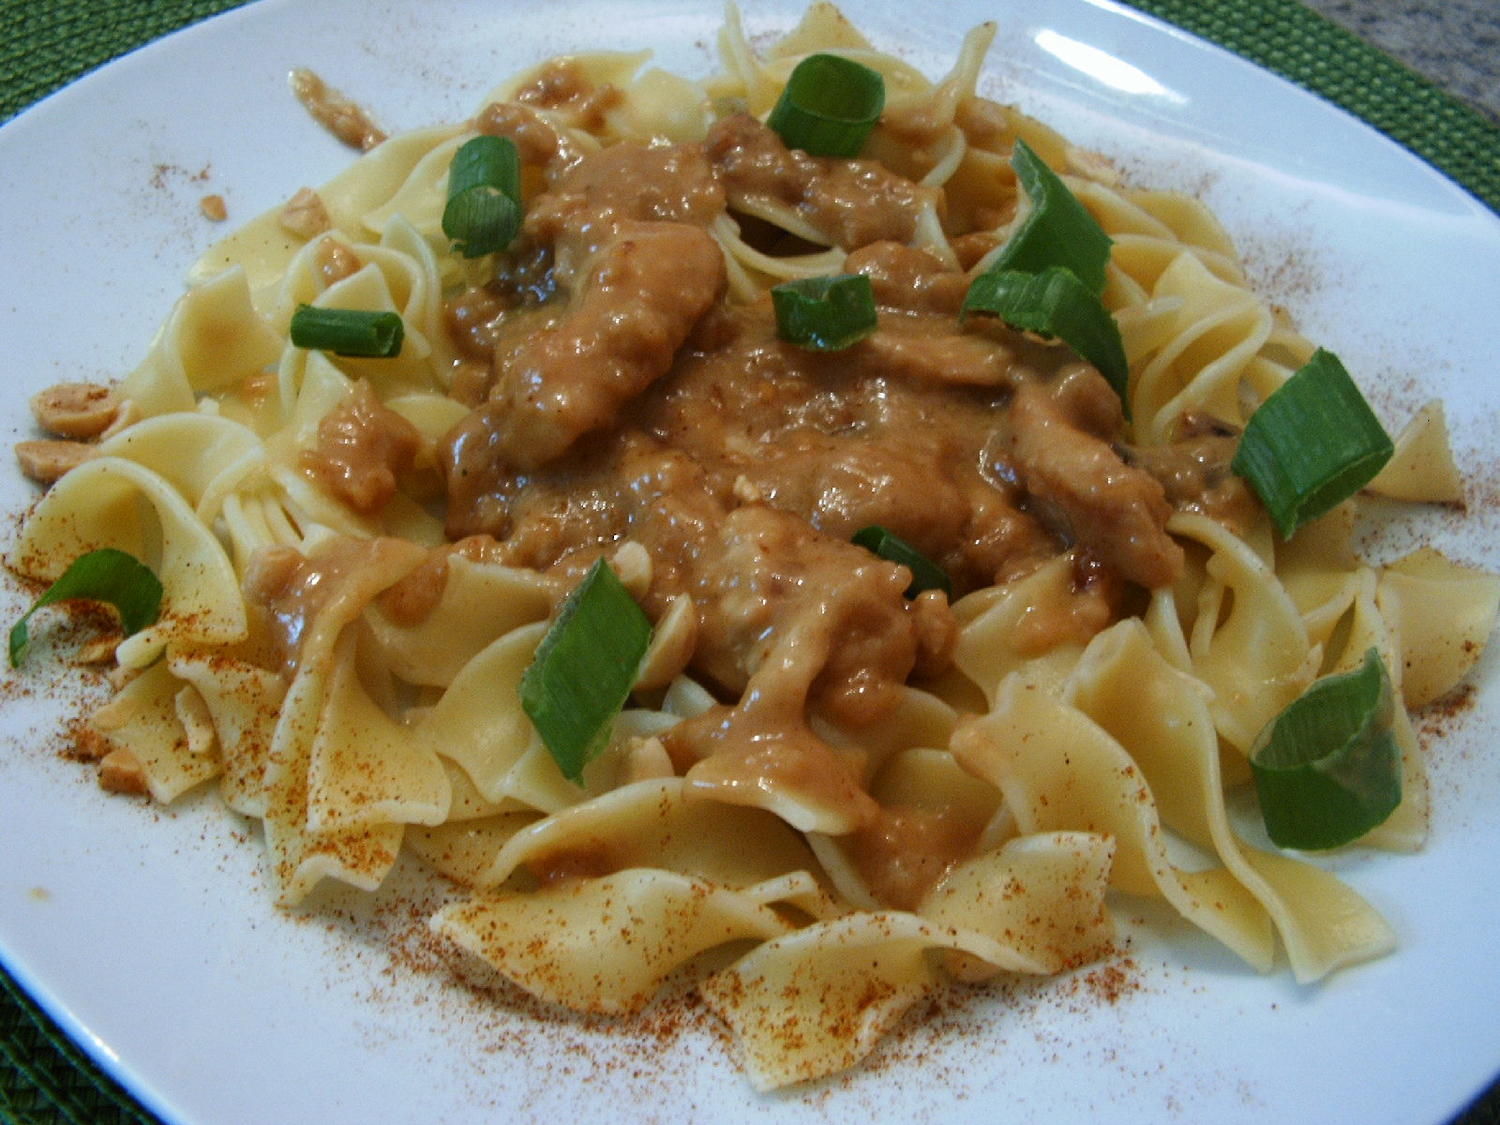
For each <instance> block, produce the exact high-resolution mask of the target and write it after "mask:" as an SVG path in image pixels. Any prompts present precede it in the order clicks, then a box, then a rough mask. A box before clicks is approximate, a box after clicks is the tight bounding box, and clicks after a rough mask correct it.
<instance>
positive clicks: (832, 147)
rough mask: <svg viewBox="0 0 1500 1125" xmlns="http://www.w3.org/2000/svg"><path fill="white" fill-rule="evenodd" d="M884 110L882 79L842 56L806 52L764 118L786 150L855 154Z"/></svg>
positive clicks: (840, 154) (861, 147)
mask: <svg viewBox="0 0 1500 1125" xmlns="http://www.w3.org/2000/svg"><path fill="white" fill-rule="evenodd" d="M883 109H885V79H884V78H882V77H881V76H880V73H879V72H878V71H874V70H871V69H870V68H869V67H867V66H864V65H862V64H860V63H857V62H855V61H854V60H853V59H846V58H844V57H843V56H842V55H827V54H820V55H808V56H807V58H805V59H803V60H802V61H801V62H799V63H798V64H797V65H796V67H795V68H793V70H792V73H791V76H790V77H789V78H787V80H786V86H785V88H784V89H783V90H782V91H781V97H780V99H779V100H778V101H777V102H776V106H775V108H774V109H772V110H771V115H770V116H769V117H767V118H766V124H767V125H769V126H770V127H771V128H772V129H773V130H774V131H775V132H776V135H777V136H779V137H780V138H781V139H782V141H783V142H784V143H785V144H786V147H787V148H800V149H801V150H802V151H803V152H807V153H811V154H812V155H813V156H843V157H855V156H858V155H859V153H860V150H861V149H863V148H864V147H865V141H866V140H868V139H869V136H870V132H871V131H872V130H873V129H874V128H875V123H876V122H877V121H879V120H880V112H881V110H883Z"/></svg>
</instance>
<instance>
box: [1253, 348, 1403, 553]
mask: <svg viewBox="0 0 1500 1125" xmlns="http://www.w3.org/2000/svg"><path fill="white" fill-rule="evenodd" d="M1394 451H1395V446H1394V445H1393V444H1392V442H1391V439H1390V435H1388V434H1387V433H1386V432H1385V429H1384V427H1382V426H1381V424H1380V420H1379V419H1378V418H1376V417H1375V412H1374V411H1372V410H1371V409H1370V404H1369V403H1368V402H1366V401H1365V397H1364V395H1362V394H1360V393H1359V388H1358V387H1357V386H1355V385H1354V380H1353V379H1351V378H1350V377H1349V372H1348V371H1346V370H1345V369H1344V365H1343V364H1342V363H1340V362H1339V360H1338V357H1337V356H1335V355H1334V354H1333V353H1332V352H1329V351H1324V350H1323V349H1322V348H1319V349H1318V350H1317V351H1316V352H1315V353H1314V354H1313V357H1312V358H1311V359H1310V360H1308V361H1307V362H1306V363H1305V364H1303V365H1302V367H1301V368H1299V369H1298V370H1297V373H1296V374H1294V375H1293V376H1292V377H1291V378H1290V379H1288V380H1287V381H1286V382H1285V383H1283V384H1282V385H1281V386H1280V387H1278V388H1277V389H1276V390H1275V391H1273V392H1272V393H1271V395H1270V397H1268V398H1267V399H1266V401H1265V402H1263V403H1261V404H1260V408H1259V409H1258V410H1256V412H1255V413H1254V414H1252V415H1251V416H1250V421H1249V423H1248V424H1247V425H1246V426H1245V432H1244V433H1243V434H1241V435H1240V444H1239V448H1238V449H1237V450H1236V451H1235V454H1234V460H1233V461H1231V462H1230V465H1229V467H1230V469H1232V470H1233V471H1234V472H1235V473H1237V474H1238V475H1240V476H1242V477H1244V478H1245V480H1247V481H1249V483H1250V486H1251V487H1252V488H1253V489H1255V492H1256V495H1258V496H1259V497H1260V499H1261V503H1263V504H1264V505H1265V506H1266V511H1267V512H1269V513H1270V515H1271V519H1272V521H1273V522H1274V523H1275V524H1276V529H1277V530H1278V531H1279V532H1281V536H1282V538H1283V539H1289V538H1291V536H1292V534H1293V532H1295V531H1296V530H1297V528H1299V527H1301V526H1302V525H1303V524H1305V523H1307V522H1308V521H1310V520H1315V519H1317V518H1318V517H1319V516H1321V515H1323V514H1324V513H1326V512H1328V511H1330V510H1332V509H1333V508H1335V507H1337V506H1338V505H1339V504H1341V503H1342V502H1343V501H1345V500H1347V499H1348V498H1349V497H1351V496H1353V495H1354V494H1355V493H1356V492H1358V491H1359V490H1360V489H1361V488H1363V487H1364V486H1365V485H1367V484H1369V483H1370V481H1371V480H1373V479H1374V478H1375V475H1376V474H1377V473H1379V472H1380V470H1381V468H1383V467H1384V465H1385V463H1386V462H1387V461H1389V460H1390V459H1391V455H1392V453H1393V452H1394Z"/></svg>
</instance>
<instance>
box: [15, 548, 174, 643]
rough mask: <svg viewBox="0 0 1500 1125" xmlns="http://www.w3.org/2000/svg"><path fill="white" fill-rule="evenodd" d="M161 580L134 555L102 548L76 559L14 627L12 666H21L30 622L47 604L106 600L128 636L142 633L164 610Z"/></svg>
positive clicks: (28, 637) (28, 640) (28, 639)
mask: <svg viewBox="0 0 1500 1125" xmlns="http://www.w3.org/2000/svg"><path fill="white" fill-rule="evenodd" d="M161 596H162V589H161V581H160V580H159V579H158V578H157V577H156V575H155V574H153V573H151V568H150V567H148V566H146V565H145V564H144V563H142V562H140V561H138V560H137V559H136V558H135V557H134V556H133V555H129V554H126V553H125V552H124V551H119V550H116V549H115V548H113V547H101V548H100V549H99V550H97V551H89V552H88V553H87V554H84V555H80V556H78V558H76V559H74V560H73V562H72V565H70V566H69V567H68V569H67V570H65V571H64V572H63V574H62V577H61V578H59V579H58V580H57V581H56V582H54V583H52V585H51V586H49V587H48V588H47V592H46V593H44V594H43V595H42V596H41V597H40V598H39V599H38V600H37V603H36V604H35V605H34V606H32V607H31V608H30V609H28V610H27V611H26V613H25V614H24V615H22V617H21V620H19V621H17V622H16V623H15V624H14V625H13V626H11V630H10V666H11V667H12V668H16V667H19V666H20V663H21V660H22V658H23V657H25V655H26V646H27V644H28V643H29V642H30V636H29V635H28V632H27V628H26V623H27V622H28V621H29V620H30V619H31V615H32V614H33V613H35V612H36V611H37V610H39V609H41V608H42V607H43V606H48V605H53V604H55V603H57V602H65V601H72V600H74V599H88V600H90V601H97V602H105V603H107V604H109V605H112V606H114V608H115V611H116V612H117V613H119V615H120V624H121V625H122V626H123V627H124V629H125V635H126V636H129V635H130V634H132V633H139V632H140V631H141V630H142V629H144V628H145V627H146V626H147V625H150V624H151V623H152V622H154V621H155V620H156V618H157V615H158V614H159V613H160V612H161Z"/></svg>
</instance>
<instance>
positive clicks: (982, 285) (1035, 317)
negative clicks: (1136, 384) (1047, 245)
mask: <svg viewBox="0 0 1500 1125" xmlns="http://www.w3.org/2000/svg"><path fill="white" fill-rule="evenodd" d="M964 312H965V313H975V312H978V313H990V314H992V315H994V316H998V317H999V318H1000V319H1001V320H1003V321H1005V323H1006V324H1009V325H1010V326H1011V327H1012V328H1019V329H1022V330H1023V331H1026V332H1035V333H1037V334H1038V335H1042V336H1048V337H1057V338H1058V339H1060V340H1062V341H1063V343H1065V344H1067V345H1068V347H1070V348H1072V349H1073V350H1074V351H1075V352H1077V353H1078V354H1079V355H1080V356H1082V357H1083V358H1084V359H1086V360H1088V361H1089V362H1090V363H1092V364H1093V365H1094V366H1095V367H1097V368H1098V369H1099V373H1100V374H1101V375H1103V376H1104V377H1105V378H1106V379H1108V380H1109V383H1110V386H1112V387H1114V389H1115V390H1116V392H1118V393H1119V396H1120V398H1121V400H1122V401H1124V402H1127V403H1128V402H1129V399H1128V398H1127V397H1126V390H1127V387H1128V383H1129V381H1130V365H1129V363H1128V362H1127V361H1126V359H1125V345H1124V343H1123V342H1122V341H1121V339H1120V329H1119V326H1118V325H1116V324H1115V318H1114V317H1112V316H1111V315H1110V314H1109V310H1107V309H1106V308H1105V307H1104V305H1103V304H1102V303H1101V302H1100V300H1099V298H1098V296H1097V295H1096V294H1095V293H1094V292H1093V291H1092V290H1090V289H1089V288H1088V286H1086V285H1085V284H1084V283H1083V282H1081V281H1079V280H1078V277H1077V275H1075V274H1074V273H1073V272H1072V271H1071V270H1068V269H1066V268H1064V267H1062V266H1049V267H1048V268H1046V269H1044V270H1042V272H1040V273H1023V272H1021V271H1019V270H994V269H990V270H987V271H985V272H984V273H982V274H980V275H979V276H978V277H976V278H975V279H974V282H973V284H971V285H970V286H969V292H968V294H967V295H966V296H965V297H964Z"/></svg>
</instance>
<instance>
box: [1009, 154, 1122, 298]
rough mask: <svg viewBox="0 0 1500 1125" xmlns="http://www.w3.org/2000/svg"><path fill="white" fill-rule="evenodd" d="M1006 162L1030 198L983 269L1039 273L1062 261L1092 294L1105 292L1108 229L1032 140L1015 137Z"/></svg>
mask: <svg viewBox="0 0 1500 1125" xmlns="http://www.w3.org/2000/svg"><path fill="white" fill-rule="evenodd" d="M1010 162H1011V167H1013V168H1014V169H1015V171H1016V178H1017V179H1018V180H1020V181H1021V186H1022V187H1023V188H1024V189H1025V190H1026V196H1027V198H1028V199H1030V200H1031V210H1030V212H1028V213H1027V215H1026V218H1025V219H1023V220H1022V221H1021V225H1020V227H1019V228H1018V229H1017V230H1016V231H1015V233H1014V234H1012V235H1011V236H1010V238H1009V239H1008V240H1007V241H1006V243H1005V245H1004V246H1003V247H1002V248H1001V250H1000V253H999V254H998V255H997V256H996V258H995V259H994V261H993V262H991V263H990V265H989V267H988V272H997V271H1001V270H1021V271H1022V272H1024V273H1041V272H1042V271H1043V270H1045V269H1047V268H1048V267H1049V266H1064V267H1066V268H1067V269H1069V270H1072V271H1073V273H1074V274H1075V275H1077V277H1078V280H1079V281H1081V282H1083V283H1084V285H1086V286H1088V288H1089V290H1090V291H1091V292H1093V293H1095V294H1099V293H1103V292H1104V269H1105V266H1107V265H1108V264H1109V248H1110V246H1111V245H1112V242H1111V240H1110V237H1109V235H1107V234H1105V233H1104V229H1103V228H1102V227H1100V226H1099V224H1098V223H1097V222H1096V221H1095V220H1094V216H1092V215H1090V214H1089V212H1088V208H1086V207H1084V205H1083V204H1082V203H1080V202H1079V201H1078V197H1077V196H1076V195H1074V194H1073V193H1072V192H1071V191H1069V190H1068V185H1067V184H1065V183H1063V182H1062V180H1061V179H1060V178H1059V177H1058V175H1057V173H1056V172H1054V171H1052V169H1051V168H1048V167H1047V165H1046V164H1045V163H1044V162H1043V161H1042V158H1041V157H1039V156H1038V155H1037V154H1036V153H1035V152H1033V151H1032V149H1031V146H1030V145H1028V144H1027V143H1026V142H1025V141H1023V140H1020V139H1019V138H1017V140H1016V144H1015V148H1014V150H1013V151H1012V153H1011V160H1010Z"/></svg>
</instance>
